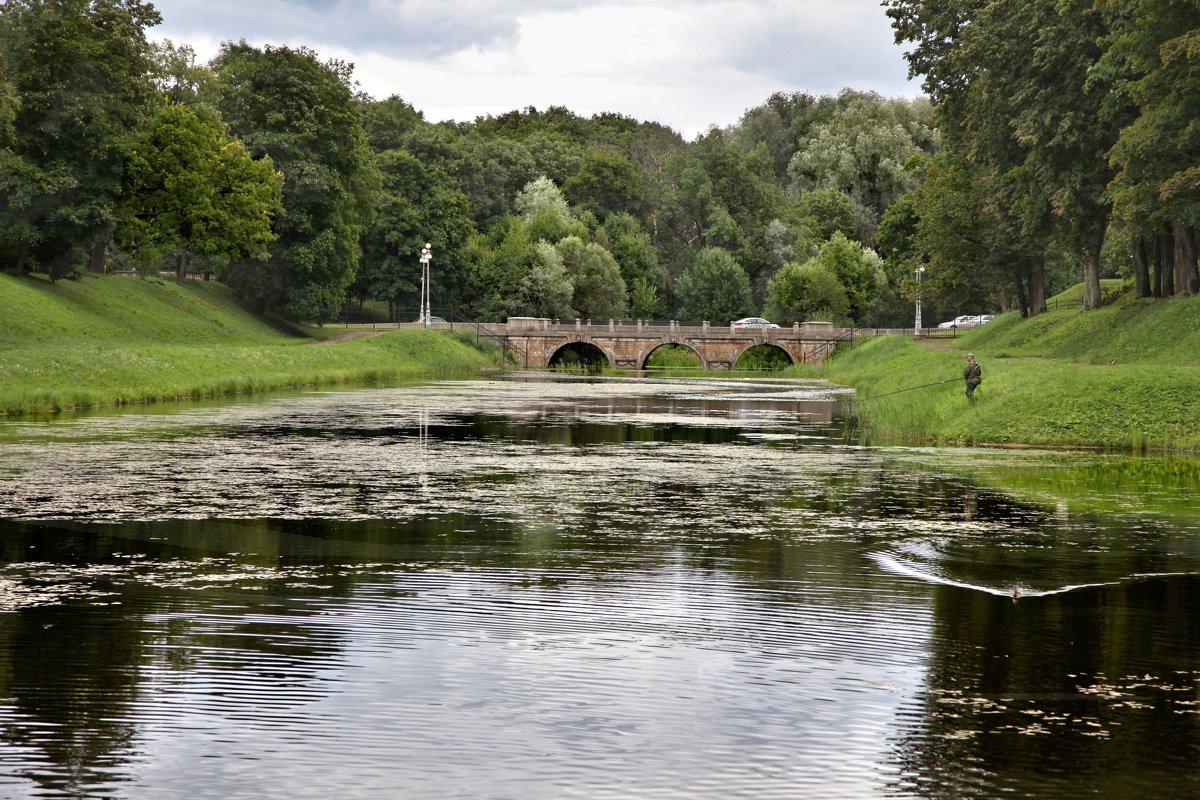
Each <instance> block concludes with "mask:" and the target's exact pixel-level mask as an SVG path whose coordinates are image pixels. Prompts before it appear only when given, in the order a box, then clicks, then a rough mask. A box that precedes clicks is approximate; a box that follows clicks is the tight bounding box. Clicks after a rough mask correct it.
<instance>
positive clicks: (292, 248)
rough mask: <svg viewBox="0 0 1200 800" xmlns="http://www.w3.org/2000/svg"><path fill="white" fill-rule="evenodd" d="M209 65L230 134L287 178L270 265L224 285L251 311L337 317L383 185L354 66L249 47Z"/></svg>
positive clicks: (228, 49)
mask: <svg viewBox="0 0 1200 800" xmlns="http://www.w3.org/2000/svg"><path fill="white" fill-rule="evenodd" d="M213 66H214V69H215V70H216V72H217V75H218V76H219V77H220V80H221V98H220V109H221V112H222V114H223V115H224V118H225V120H226V122H227V123H228V124H229V126H230V128H231V130H232V131H233V132H234V133H235V134H236V135H237V136H238V137H240V138H241V139H242V140H243V141H244V142H245V143H246V145H247V147H249V149H250V152H251V154H253V155H254V156H256V157H259V156H263V155H266V156H270V158H271V159H272V161H274V163H275V166H276V168H277V169H279V170H280V171H281V172H282V173H283V175H284V187H283V212H282V213H281V214H280V215H279V217H278V219H277V222H276V226H275V230H276V234H277V235H278V239H277V240H276V242H275V243H274V244H273V245H272V246H271V258H270V260H269V261H265V262H247V261H239V262H235V263H234V264H233V265H232V266H231V267H230V268H229V269H228V270H227V271H226V272H225V273H224V274H223V279H224V280H226V281H227V282H228V283H229V284H230V285H231V286H233V287H234V288H235V289H236V290H237V292H238V293H239V295H240V296H242V297H243V298H244V299H245V300H246V301H247V302H248V303H250V304H251V306H252V307H253V308H256V309H261V310H270V311H274V312H277V313H280V314H283V315H285V316H288V317H291V318H294V319H305V320H314V321H323V320H328V319H332V318H334V317H335V316H336V315H337V313H338V311H339V310H340V309H341V307H342V303H343V301H344V300H345V297H346V292H347V289H348V288H349V287H350V284H351V282H352V281H353V279H354V274H355V270H356V268H357V266H358V259H359V252H360V250H359V248H360V239H361V237H362V235H363V233H364V232H365V229H366V225H367V223H368V222H369V220H370V219H371V215H372V214H373V212H374V210H375V196H376V191H377V187H378V181H379V178H378V173H377V171H376V168H375V162H374V159H373V158H372V156H371V151H370V149H369V147H368V145H367V136H366V133H365V132H364V130H363V126H362V121H361V118H360V116H359V111H358V107H357V104H356V103H355V100H354V96H353V93H352V92H351V89H350V85H349V82H350V68H349V67H348V65H346V64H343V63H341V62H328V63H321V62H320V61H318V59H317V57H316V54H315V53H313V52H312V51H310V50H306V49H304V48H300V49H296V50H293V49H291V48H287V47H266V48H265V49H263V50H258V49H256V48H253V47H251V46H250V45H248V44H246V43H244V42H242V43H239V44H229V43H227V44H225V45H224V46H223V48H222V50H221V54H220V56H218V57H217V59H216V60H215V61H214V63H213Z"/></svg>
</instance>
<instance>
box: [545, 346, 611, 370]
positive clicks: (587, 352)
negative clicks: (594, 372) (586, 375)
mask: <svg viewBox="0 0 1200 800" xmlns="http://www.w3.org/2000/svg"><path fill="white" fill-rule="evenodd" d="M614 363H615V360H614V359H613V354H612V353H610V352H609V351H608V350H607V349H606V348H604V347H602V346H600V345H599V344H596V343H595V342H585V341H573V342H566V343H564V344H562V345H559V346H558V347H556V348H555V349H554V351H553V352H551V353H550V355H549V357H548V358H547V359H546V366H547V367H549V368H551V369H553V368H554V367H575V368H580V367H582V368H585V369H586V368H589V367H592V366H595V367H597V368H603V367H605V366H612V365H613V364H614Z"/></svg>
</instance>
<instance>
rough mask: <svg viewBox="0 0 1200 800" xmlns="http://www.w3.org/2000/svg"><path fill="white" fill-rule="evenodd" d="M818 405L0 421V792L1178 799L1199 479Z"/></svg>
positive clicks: (484, 406)
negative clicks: (892, 435) (887, 435)
mask: <svg viewBox="0 0 1200 800" xmlns="http://www.w3.org/2000/svg"><path fill="white" fill-rule="evenodd" d="M838 401H839V394H838V392H837V391H835V390H832V389H831V388H830V387H825V386H820V385H814V386H807V387H796V386H786V385H782V384H778V383H766V382H762V383H758V384H752V385H738V384H721V383H711V382H670V381H563V382H546V381H532V380H528V381H525V380H515V381H495V382H442V383H431V384H426V385H420V386H414V387H406V388H399V389H384V390H379V389H376V390H364V391H349V392H324V393H310V394H304V395H299V396H292V397H284V398H276V399H272V400H267V401H259V402H246V403H235V404H224V405H220V406H212V407H191V408H187V409H184V410H178V411H164V412H162V413H157V412H143V413H137V414H118V415H112V414H109V415H95V416H82V417H78V418H73V419H64V420H59V421H51V422H8V423H4V424H2V425H0V737H2V739H0V742H2V743H0V796H4V797H13V798H27V797H96V798H143V797H155V798H207V797H212V798H309V797H311V798H318V797H320V798H326V797H353V798H358V797H362V798H375V797H378V798H385V797H387V798H393V797H412V798H572V797H575V798H630V797H634V798H673V797H677V798H705V797H711V798H730V797H754V798H772V797H778V798H796V797H845V798H859V797H862V798H867V797H897V798H933V797H937V798H943V797H944V798H952V797H997V796H1013V797H1046V798H1074V797H1082V796H1097V797H1110V798H1123V797H1137V798H1144V797H1190V796H1195V795H1196V794H1197V793H1198V792H1200V771H1198V770H1197V767H1196V765H1197V764H1198V763H1200V625H1198V624H1197V622H1196V620H1197V619H1200V615H1198V612H1200V577H1197V575H1198V573H1200V536H1198V533H1200V520H1197V518H1196V517H1195V516H1193V514H1192V513H1191V511H1190V505H1189V504H1188V503H1187V502H1186V500H1188V499H1190V497H1192V496H1194V493H1195V491H1196V490H1197V488H1200V482H1198V480H1197V467H1196V464H1195V463H1194V462H1191V461H1188V460H1180V459H1170V460H1167V459H1148V458H1129V457H1125V456H1117V455H1109V454H1098V453H1066V454H1064V453H1055V452H1048V451H1020V452H1008V451H994V450H961V449H960V450H938V449H924V448H884V447H874V448H869V447H861V446H858V445H856V444H854V443H853V442H852V441H850V440H847V439H846V438H845V437H844V436H843V435H842V432H841V427H840V419H839V415H840V411H839V403H838Z"/></svg>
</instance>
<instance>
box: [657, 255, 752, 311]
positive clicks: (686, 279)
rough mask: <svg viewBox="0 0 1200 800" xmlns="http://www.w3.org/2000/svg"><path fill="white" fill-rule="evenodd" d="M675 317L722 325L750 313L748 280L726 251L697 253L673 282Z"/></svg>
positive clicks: (744, 271) (740, 267) (743, 271)
mask: <svg viewBox="0 0 1200 800" xmlns="http://www.w3.org/2000/svg"><path fill="white" fill-rule="evenodd" d="M675 292H676V307H677V316H678V317H679V318H680V319H682V320H686V321H688V322H702V321H707V322H712V323H714V324H717V325H726V324H728V323H729V322H730V321H731V320H735V319H738V318H739V317H743V316H746V315H747V314H749V313H750V312H751V306H750V278H749V277H748V276H747V275H746V270H744V269H742V266H741V264H739V263H738V262H737V260H736V259H734V257H733V255H731V254H730V253H729V252H728V251H727V250H723V249H721V248H719V247H709V248H705V249H704V250H702V251H700V254H699V255H698V256H697V257H696V260H695V262H693V264H692V266H691V267H690V268H689V269H688V270H687V272H685V273H684V274H683V275H681V276H680V277H679V279H678V280H677V281H676V282H675Z"/></svg>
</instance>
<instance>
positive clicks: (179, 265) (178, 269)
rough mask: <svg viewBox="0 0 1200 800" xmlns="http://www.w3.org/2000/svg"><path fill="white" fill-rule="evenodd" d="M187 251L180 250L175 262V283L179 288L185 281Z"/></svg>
mask: <svg viewBox="0 0 1200 800" xmlns="http://www.w3.org/2000/svg"><path fill="white" fill-rule="evenodd" d="M187 268H188V251H187V250H180V251H179V258H177V259H176V260H175V282H176V283H178V284H179V285H180V286H182V285H183V282H184V281H185V280H187Z"/></svg>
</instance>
